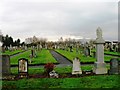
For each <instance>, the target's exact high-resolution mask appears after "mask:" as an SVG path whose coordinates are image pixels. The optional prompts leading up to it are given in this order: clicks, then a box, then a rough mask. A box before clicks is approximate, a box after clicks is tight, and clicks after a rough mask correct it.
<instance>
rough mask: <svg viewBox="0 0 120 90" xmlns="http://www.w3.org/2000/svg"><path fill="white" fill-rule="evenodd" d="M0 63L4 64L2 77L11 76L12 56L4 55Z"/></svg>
mask: <svg viewBox="0 0 120 90" xmlns="http://www.w3.org/2000/svg"><path fill="white" fill-rule="evenodd" d="M0 57H1V58H0V63H1V62H2V75H9V74H10V73H11V72H10V56H9V55H2V56H0Z"/></svg>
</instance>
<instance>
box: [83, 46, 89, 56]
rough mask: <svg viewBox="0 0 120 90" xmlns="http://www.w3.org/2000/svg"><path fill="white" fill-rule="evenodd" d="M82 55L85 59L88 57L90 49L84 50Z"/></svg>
mask: <svg viewBox="0 0 120 90" xmlns="http://www.w3.org/2000/svg"><path fill="white" fill-rule="evenodd" d="M84 55H85V56H86V57H87V56H89V55H90V49H89V48H88V47H85V48H84Z"/></svg>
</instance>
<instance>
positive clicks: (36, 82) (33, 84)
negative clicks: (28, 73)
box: [2, 75, 120, 89]
mask: <svg viewBox="0 0 120 90" xmlns="http://www.w3.org/2000/svg"><path fill="white" fill-rule="evenodd" d="M118 80H119V75H97V76H86V77H81V78H58V79H55V78H36V79H35V78H31V79H20V80H17V81H3V83H2V84H3V88H5V89H8V88H9V89H15V88H17V89H22V88H26V89H27V88H29V89H38V88H120V85H119V81H118Z"/></svg>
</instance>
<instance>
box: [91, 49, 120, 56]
mask: <svg viewBox="0 0 120 90" xmlns="http://www.w3.org/2000/svg"><path fill="white" fill-rule="evenodd" d="M95 51H96V50H92V52H95ZM104 54H113V55H120V52H110V51H104Z"/></svg>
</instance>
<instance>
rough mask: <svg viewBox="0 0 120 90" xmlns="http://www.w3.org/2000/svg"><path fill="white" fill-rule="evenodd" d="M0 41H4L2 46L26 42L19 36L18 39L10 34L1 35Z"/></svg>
mask: <svg viewBox="0 0 120 90" xmlns="http://www.w3.org/2000/svg"><path fill="white" fill-rule="evenodd" d="M0 41H1V42H2V47H4V46H6V47H10V46H18V47H19V46H20V45H21V46H22V45H24V44H25V43H24V42H22V43H21V41H20V39H19V38H18V39H17V40H15V41H14V40H13V38H12V37H11V36H9V35H6V36H3V35H0Z"/></svg>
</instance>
